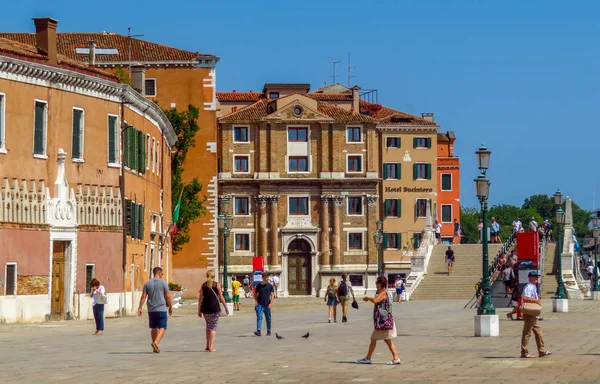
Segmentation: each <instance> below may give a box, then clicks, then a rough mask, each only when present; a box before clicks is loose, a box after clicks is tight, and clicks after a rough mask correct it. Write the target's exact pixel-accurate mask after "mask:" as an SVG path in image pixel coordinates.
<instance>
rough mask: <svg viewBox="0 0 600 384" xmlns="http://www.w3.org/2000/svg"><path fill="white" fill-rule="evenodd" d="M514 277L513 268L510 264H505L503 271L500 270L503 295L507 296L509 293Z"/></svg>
mask: <svg viewBox="0 0 600 384" xmlns="http://www.w3.org/2000/svg"><path fill="white" fill-rule="evenodd" d="M514 279H515V273H514V271H513V269H512V268H511V267H510V266H508V265H505V266H504V271H502V282H503V283H504V297H508V295H510V293H511V287H512V285H513V280H514Z"/></svg>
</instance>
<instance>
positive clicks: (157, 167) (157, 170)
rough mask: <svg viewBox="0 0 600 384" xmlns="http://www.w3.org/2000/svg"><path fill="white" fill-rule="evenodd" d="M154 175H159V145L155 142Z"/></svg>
mask: <svg viewBox="0 0 600 384" xmlns="http://www.w3.org/2000/svg"><path fill="white" fill-rule="evenodd" d="M156 174H157V175H160V143H159V142H158V141H157V142H156Z"/></svg>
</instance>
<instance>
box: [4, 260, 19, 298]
mask: <svg viewBox="0 0 600 384" xmlns="http://www.w3.org/2000/svg"><path fill="white" fill-rule="evenodd" d="M4 294H5V295H6V296H14V295H16V294H17V264H16V263H10V264H6V284H5V285H4Z"/></svg>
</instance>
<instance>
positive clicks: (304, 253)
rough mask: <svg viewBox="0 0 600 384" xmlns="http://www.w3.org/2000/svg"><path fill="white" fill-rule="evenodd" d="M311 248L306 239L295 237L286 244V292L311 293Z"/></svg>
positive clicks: (292, 293)
mask: <svg viewBox="0 0 600 384" xmlns="http://www.w3.org/2000/svg"><path fill="white" fill-rule="evenodd" d="M310 253H311V248H310V244H309V243H308V241H306V240H304V239H295V240H293V241H292V242H291V243H290V245H289V246H288V292H289V293H290V295H310V293H311V284H310V279H311V270H310Z"/></svg>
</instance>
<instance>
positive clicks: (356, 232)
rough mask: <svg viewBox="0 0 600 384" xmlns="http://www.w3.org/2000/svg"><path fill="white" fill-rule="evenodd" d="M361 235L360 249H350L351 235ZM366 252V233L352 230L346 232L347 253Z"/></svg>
mask: <svg viewBox="0 0 600 384" xmlns="http://www.w3.org/2000/svg"><path fill="white" fill-rule="evenodd" d="M357 234H360V248H350V235H357ZM364 250H365V231H364V230H360V229H356V228H351V229H349V230H348V231H347V232H346V251H347V252H358V251H364Z"/></svg>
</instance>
